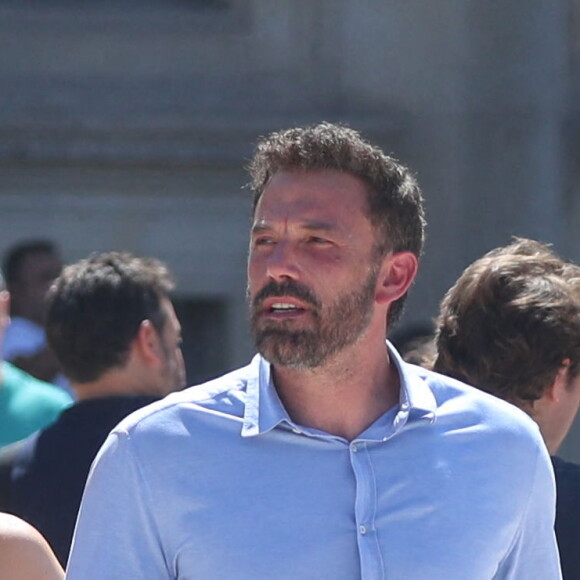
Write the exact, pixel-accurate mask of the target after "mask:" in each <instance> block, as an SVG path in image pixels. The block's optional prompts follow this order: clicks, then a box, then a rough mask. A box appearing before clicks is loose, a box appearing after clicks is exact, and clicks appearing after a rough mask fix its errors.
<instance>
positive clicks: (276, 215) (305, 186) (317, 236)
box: [248, 170, 417, 439]
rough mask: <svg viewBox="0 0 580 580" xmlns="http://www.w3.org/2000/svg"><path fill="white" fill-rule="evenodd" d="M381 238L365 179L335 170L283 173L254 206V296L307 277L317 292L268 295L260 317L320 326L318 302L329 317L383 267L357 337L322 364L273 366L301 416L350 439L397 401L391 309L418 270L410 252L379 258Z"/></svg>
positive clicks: (303, 282)
mask: <svg viewBox="0 0 580 580" xmlns="http://www.w3.org/2000/svg"><path fill="white" fill-rule="evenodd" d="M375 241H376V238H375V231H374V229H373V227H372V225H371V223H370V220H369V218H368V215H367V192H366V188H365V185H364V183H363V182H362V181H361V180H360V179H358V178H357V177H355V176H352V175H349V174H346V173H341V172H339V171H334V170H328V171H312V172H299V171H296V172H280V173H278V174H276V175H275V176H274V177H273V178H272V180H271V181H270V183H269V184H268V185H267V187H266V188H265V190H264V192H263V194H262V197H261V199H260V201H259V203H258V205H257V207H256V212H255V216H254V224H253V228H252V234H251V242H250V254H249V261H248V294H249V299H250V303H252V301H253V300H254V298H255V297H256V295H257V294H258V293H259V292H260V291H261V290H262V289H263V288H264V287H265V286H267V285H268V284H269V283H270V282H272V281H274V282H276V283H279V284H282V283H284V282H288V281H290V282H293V283H296V284H299V285H300V286H301V287H303V288H304V289H307V290H308V291H310V293H311V294H312V295H314V296H315V297H316V298H317V299H318V301H319V306H315V305H313V304H312V303H310V302H309V301H308V300H306V299H301V298H300V297H297V296H293V295H284V294H283V295H280V296H269V297H267V298H266V299H265V300H264V301H263V302H261V303H260V304H259V305H258V306H257V308H258V312H257V314H256V317H257V324H258V326H260V325H266V326H268V325H269V326H272V325H276V324H279V325H280V327H291V328H295V329H309V328H313V327H314V326H315V324H316V322H315V321H316V316H317V310H318V311H319V314H320V315H321V316H324V313H325V312H327V310H326V309H328V308H329V306H331V305H333V304H334V303H335V302H336V300H337V298H338V297H340V296H345V295H348V294H349V293H352V292H353V291H355V290H357V289H360V288H361V284H363V282H364V281H365V280H367V279H368V278H369V275H370V274H371V272H372V271H373V268H374V269H375V271H376V282H375V283H374V290H373V291H372V296H373V298H372V299H371V303H370V311H369V313H368V321H366V322H368V324H366V322H365V324H366V328H365V329H364V330H362V332H361V334H360V336H358V338H357V339H356V340H354V341H353V342H352V343H351V344H348V345H347V346H345V347H344V348H341V349H340V350H339V351H338V352H336V353H334V354H333V355H332V356H331V357H330V358H328V359H327V360H325V361H324V363H323V364H321V365H319V366H316V367H314V368H307V369H305V368H294V367H292V366H283V365H276V364H274V366H273V372H274V378H275V383H276V388H277V391H278V393H279V395H280V397H281V398H282V401H283V402H284V404H285V406H286V408H287V410H288V411H289V413H290V415H291V416H292V417H293V419H294V420H296V421H297V422H299V423H301V424H304V425H308V426H312V427H316V428H319V429H322V430H325V431H327V432H329V433H333V434H337V435H342V436H344V437H346V438H348V439H352V438H354V437H355V436H356V435H358V434H360V432H361V431H363V430H364V428H366V427H368V426H369V425H370V424H371V423H372V422H373V421H374V420H376V419H377V418H378V417H379V416H380V415H382V414H383V413H384V412H385V411H386V410H387V409H389V408H390V407H392V406H393V405H394V404H396V402H397V400H398V395H399V384H398V376H397V373H396V371H394V370H393V369H392V368H391V366H390V364H389V359H388V355H387V351H386V347H385V336H386V315H387V310H388V307H389V305H390V304H391V303H392V302H393V301H394V300H396V299H397V298H399V297H400V296H402V294H404V292H405V291H406V290H407V288H408V287H409V285H410V284H411V282H412V280H413V278H414V276H415V273H416V269H417V260H416V258H415V257H414V256H413V255H412V254H410V253H408V252H400V253H395V254H393V253H390V254H387V255H386V256H384V257H383V258H380V259H373V256H374V254H373V248H374V246H375Z"/></svg>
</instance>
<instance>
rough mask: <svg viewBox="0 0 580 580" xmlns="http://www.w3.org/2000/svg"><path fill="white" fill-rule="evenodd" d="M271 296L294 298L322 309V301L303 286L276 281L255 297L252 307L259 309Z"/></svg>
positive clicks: (268, 284) (289, 281) (269, 283)
mask: <svg viewBox="0 0 580 580" xmlns="http://www.w3.org/2000/svg"><path fill="white" fill-rule="evenodd" d="M271 296H292V297H293V298H298V300H301V301H302V302H305V303H307V304H310V305H311V306H314V307H315V308H320V306H321V304H320V300H319V299H318V298H317V297H316V295H315V294H314V293H313V292H312V291H311V290H310V289H308V288H307V287H306V286H304V285H303V284H300V283H299V282H293V281H292V280H286V281H284V282H275V281H274V280H272V281H270V282H268V283H267V284H266V285H265V286H264V287H263V288H262V289H261V290H260V291H259V292H258V293H257V294H256V296H254V300H253V301H252V305H253V306H254V308H257V307H258V306H260V305H261V303H262V302H263V301H264V300H265V299H266V298H269V297H271Z"/></svg>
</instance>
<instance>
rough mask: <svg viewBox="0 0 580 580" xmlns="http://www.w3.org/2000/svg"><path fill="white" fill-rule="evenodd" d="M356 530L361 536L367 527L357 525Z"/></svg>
mask: <svg viewBox="0 0 580 580" xmlns="http://www.w3.org/2000/svg"><path fill="white" fill-rule="evenodd" d="M358 531H359V532H360V534H361V536H364V535H365V534H366V533H367V527H366V526H359V527H358Z"/></svg>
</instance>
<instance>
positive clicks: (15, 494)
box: [0, 253, 185, 565]
mask: <svg viewBox="0 0 580 580" xmlns="http://www.w3.org/2000/svg"><path fill="white" fill-rule="evenodd" d="M172 288H173V282H172V280H171V278H170V275H169V272H168V270H167V268H166V267H165V266H164V265H163V264H162V263H161V262H159V261H158V260H154V259H145V258H136V257H133V256H130V255H128V254H119V253H106V254H100V255H95V256H92V257H90V258H88V259H86V260H81V261H80V262H78V263H76V264H73V265H71V266H68V267H66V268H65V269H64V271H63V273H62V274H61V276H60V277H59V278H58V279H57V280H56V281H55V283H54V284H53V286H52V288H51V289H50V292H49V301H48V314H47V321H46V328H47V335H48V341H49V344H50V346H51V347H52V349H53V350H54V352H55V353H56V355H57V357H58V359H59V361H60V363H61V364H62V368H63V369H64V372H65V374H66V376H67V378H68V379H69V380H70V382H71V386H72V388H73V389H74V391H75V394H76V396H77V403H76V404H75V405H74V406H73V407H71V408H70V409H67V410H66V411H65V412H64V413H62V415H61V416H60V417H59V419H58V420H57V421H56V422H55V423H54V424H53V425H51V426H50V427H49V428H47V429H44V430H42V431H40V432H38V433H36V434H35V435H33V436H32V437H30V438H28V439H26V440H25V441H22V442H20V443H17V444H15V445H12V446H9V447H7V448H5V449H4V450H3V451H2V452H0V472H3V473H4V477H7V478H8V480H9V483H8V485H6V484H5V485H4V487H5V488H6V493H5V495H4V498H0V508H1V509H4V510H5V511H8V512H10V513H13V514H16V515H18V516H20V517H22V518H23V519H25V520H27V521H28V522H29V523H31V524H32V525H33V526H34V527H36V528H37V529H38V530H39V531H40V532H41V533H42V534H43V535H44V536H45V537H46V539H47V540H48V542H49V543H50V544H51V546H52V548H53V549H54V551H55V553H56V555H57V556H58V558H59V560H60V562H61V563H62V564H63V565H64V564H65V563H66V559H67V556H68V551H69V547H70V543H71V539H72V534H73V528H74V523H75V519H76V515H77V511H78V507H79V504H80V500H81V494H82V490H83V487H84V484H85V480H86V477H87V475H88V472H89V467H90V465H91V462H92V460H93V458H94V457H95V455H96V453H97V451H98V449H99V447H100V446H101V444H102V443H103V441H104V440H105V438H106V436H107V434H108V433H109V431H110V430H111V429H112V428H113V427H114V426H115V425H116V424H117V423H118V422H119V421H120V420H121V419H122V418H123V417H125V416H126V415H128V414H129V413H131V412H132V411H134V410H136V409H138V408H140V407H142V406H144V405H146V404H148V403H150V402H153V401H154V400H156V399H159V398H160V397H163V396H164V395H166V394H168V393H170V392H171V391H173V390H176V389H179V388H182V387H183V386H184V385H185V369H184V364H183V358H182V355H181V347H180V345H181V328H180V325H179V321H178V320H177V317H176V315H175V311H174V309H173V306H172V304H171V301H170V299H169V296H168V293H169V292H170V290H171V289H172ZM2 500H3V501H2ZM101 532H103V530H102V531H101Z"/></svg>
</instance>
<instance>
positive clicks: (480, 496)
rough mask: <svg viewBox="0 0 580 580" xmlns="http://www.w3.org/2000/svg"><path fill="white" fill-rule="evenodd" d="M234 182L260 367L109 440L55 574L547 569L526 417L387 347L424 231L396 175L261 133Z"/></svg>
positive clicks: (373, 574) (352, 147) (344, 579)
mask: <svg viewBox="0 0 580 580" xmlns="http://www.w3.org/2000/svg"><path fill="white" fill-rule="evenodd" d="M251 173H252V176H253V186H254V190H255V204H254V222H253V227H252V232H251V241H250V254H249V261H248V299H249V304H250V310H251V327H252V332H253V334H254V338H255V342H256V344H257V347H258V350H259V351H260V353H261V354H260V355H258V356H256V357H255V358H254V360H253V361H252V363H251V364H250V365H249V366H248V367H246V368H243V369H239V370H237V371H234V372H233V373H230V374H228V375H226V376H224V377H221V378H218V379H216V380H214V381H211V382H209V383H207V384H205V385H201V386H198V387H195V388H192V389H188V390H187V391H185V392H183V393H181V394H176V395H171V396H170V397H169V398H168V399H166V401H164V402H162V403H156V404H154V405H152V406H150V407H149V408H148V410H146V411H144V412H140V413H138V414H135V415H133V416H132V417H131V418H129V419H128V420H126V421H123V422H122V423H121V425H119V427H118V428H117V429H115V431H114V432H113V433H112V434H111V436H110V437H109V439H108V441H107V443H106V444H105V445H104V447H103V449H102V450H101V452H100V455H99V458H98V460H97V462H96V464H95V467H94V469H93V473H92V476H91V477H90V479H89V482H88V486H87V490H86V493H85V497H84V499H83V504H82V507H81V511H80V516H79V522H78V524H77V532H76V535H75V544H74V546H73V550H72V553H71V559H70V561H69V565H68V576H67V577H68V578H69V579H70V580H79V579H81V578H88V577H90V578H92V579H93V580H101V579H102V580H104V579H105V578H106V579H107V580H120V579H121V578H123V579H125V578H140V579H142V580H147V579H153V578H155V579H164V580H170V579H171V580H175V579H179V578H191V579H193V578H212V579H213V580H219V579H222V578H228V579H230V578H236V579H237V580H250V579H252V580H255V579H257V578H276V579H277V580H286V579H293V580H294V579H296V578H300V579H301V580H314V579H320V578H332V579H333V580H353V579H356V578H361V579H364V580H368V579H378V578H405V579H406V580H412V579H421V580H424V579H425V578H445V580H465V579H466V578H469V579H470V580H483V579H485V580H489V579H490V578H496V579H507V578H514V579H515V578H532V577H541V578H543V579H544V580H548V579H555V578H559V576H560V575H559V569H558V556H557V550H556V546H555V542H554V536H553V530H552V526H553V505H552V502H553V500H554V490H553V481H552V476H551V469H550V465H549V458H548V456H547V453H546V451H545V448H544V446H543V443H542V441H541V438H540V437H539V435H538V434H537V433H536V432H535V430H534V428H533V427H534V425H533V423H532V421H531V420H529V419H528V418H526V417H525V416H524V415H523V414H522V413H520V412H519V411H518V410H517V409H515V408H513V407H512V406H511V405H508V404H507V403H505V402H503V401H499V400H497V399H495V398H493V397H489V396H487V395H485V394H483V393H479V392H478V391H476V390H475V389H471V388H469V387H466V386H465V385H463V384H461V383H458V382H453V381H451V380H450V379H447V378H444V377H441V376H439V375H435V374H433V373H429V372H427V371H426V372H423V371H421V370H420V369H417V368H416V367H412V366H411V365H405V363H403V362H402V361H401V360H400V358H399V356H398V354H397V353H396V352H395V351H394V349H392V348H391V347H390V346H387V344H386V342H385V336H386V330H387V324H391V323H392V321H393V320H394V319H395V318H396V316H397V315H398V313H399V312H400V306H401V304H402V300H403V298H404V296H405V294H406V292H407V290H408V288H409V286H410V285H411V283H412V281H413V278H414V276H415V273H416V270H417V262H418V256H419V253H420V251H421V245H422V239H423V210H422V201H421V195H420V192H419V189H418V186H417V184H416V182H415V180H414V178H413V177H412V176H411V174H410V173H409V171H408V170H407V169H406V168H405V167H404V166H402V165H401V164H399V163H398V162H396V161H395V160H393V159H391V158H389V157H387V156H385V155H384V154H383V153H382V152H381V151H380V150H379V149H378V148H376V147H373V146H372V145H370V144H368V143H366V142H365V141H363V140H362V139H361V137H360V136H359V134H358V133H357V132H355V131H353V130H351V129H348V128H345V127H341V126H336V125H331V124H326V123H323V124H321V125H317V126H314V127H307V128H303V129H292V130H289V131H285V132H281V133H276V134H273V135H271V136H270V137H268V138H266V139H264V140H263V141H262V142H261V143H260V144H259V145H258V149H257V151H256V155H255V157H254V160H253V163H252V165H251ZM498 448H502V449H503V448H507V449H509V450H510V460H511V461H508V462H506V461H504V460H501V461H498V460H497V455H498V454H497V449H498ZM482 455H483V456H484V457H485V459H486V461H487V463H486V464H485V466H482V465H481V459H480V458H481V456H482ZM475 457H477V458H478V459H477V461H475V460H474V458H475ZM105 527H106V528H107V534H106V535H103V534H102V533H101V531H100V530H102V529H103V528H105ZM103 554H106V555H107V557H106V558H105V559H104V560H105V561H103V558H102V555H103ZM534 574H538V575H535V576H534Z"/></svg>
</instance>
